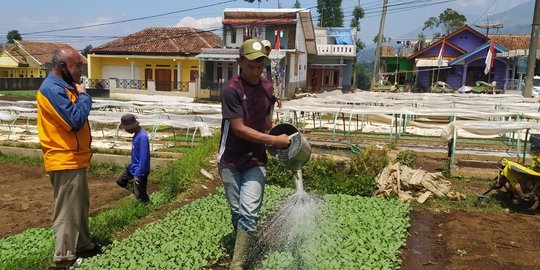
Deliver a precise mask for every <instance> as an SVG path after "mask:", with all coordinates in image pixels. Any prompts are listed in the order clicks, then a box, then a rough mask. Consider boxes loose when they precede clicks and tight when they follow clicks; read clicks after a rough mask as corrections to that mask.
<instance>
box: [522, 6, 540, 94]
mask: <svg viewBox="0 0 540 270" xmlns="http://www.w3.org/2000/svg"><path fill="white" fill-rule="evenodd" d="M539 2H540V0H536V1H535V2H534V17H533V23H532V27H531V40H530V42H529V57H528V58H527V77H525V90H524V91H523V96H524V97H531V96H532V87H533V77H534V70H535V66H536V48H537V47H538V30H539V29H540V28H539V27H540V3H539Z"/></svg>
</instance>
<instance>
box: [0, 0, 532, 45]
mask: <svg viewBox="0 0 540 270" xmlns="http://www.w3.org/2000/svg"><path fill="white" fill-rule="evenodd" d="M298 1H299V2H300V4H301V7H302V8H305V9H310V10H311V13H312V17H314V18H318V14H317V10H316V8H315V7H316V5H317V0H298ZM527 1H529V0H388V5H389V8H388V14H387V17H386V23H385V31H384V36H386V37H393V38H414V37H415V36H412V37H404V36H403V35H404V34H407V33H410V32H411V31H412V30H415V29H418V28H419V27H422V26H423V24H424V22H425V21H426V20H427V19H428V18H429V17H432V16H434V17H437V16H438V15H439V14H440V13H441V12H443V11H444V10H445V9H446V8H452V9H454V10H456V11H458V12H459V13H462V14H463V15H465V16H466V17H467V22H468V23H469V24H473V23H474V22H482V21H485V20H486V18H487V16H489V15H490V14H496V13H500V12H504V11H505V10H508V9H510V8H512V7H514V6H516V5H519V4H521V3H525V2H527ZM294 3H295V0H279V1H278V0H268V1H265V0H263V2H261V3H257V2H254V3H248V2H245V1H243V0H198V1H191V0H176V1H174V0H157V1H139V0H107V1H105V0H92V1H84V2H83V1H73V0H70V1H67V0H54V1H42V0H40V1H37V0H26V1H24V5H22V4H21V3H20V2H18V1H5V3H2V9H0V35H1V36H2V37H0V43H3V42H6V38H5V37H6V35H7V33H8V32H9V31H11V30H18V31H19V33H21V34H22V38H23V39H24V40H34V41H47V42H67V43H70V44H71V45H73V46H74V47H75V48H77V49H81V50H82V49H83V48H84V47H86V46H87V45H92V46H93V47H97V46H99V45H101V44H104V43H106V42H107V41H110V40H112V39H115V38H120V37H123V36H127V35H129V34H131V33H134V32H136V31H139V30H142V29H144V28H147V27H173V26H189V27H195V28H199V29H204V30H215V31H216V34H218V35H221V32H220V31H219V30H218V29H220V28H221V19H222V16H223V9H225V8H278V5H281V7H282V8H291V7H292V6H293V5H294ZM358 3H360V5H361V6H362V7H363V8H364V10H365V14H366V15H365V18H364V19H362V20H360V34H359V37H360V39H362V41H364V43H366V44H372V43H373V38H374V36H375V35H376V34H377V33H378V31H379V23H380V19H381V16H380V14H381V9H382V3H383V0H343V1H342V8H343V11H344V15H345V20H344V24H345V26H348V25H349V24H350V21H351V17H352V16H351V14H352V10H353V8H354V7H355V6H356V5H358ZM316 23H317V22H314V24H316ZM70 28H76V29H71V30H69V29H70ZM65 29H68V30H65ZM427 34H428V35H429V34H430V33H427Z"/></svg>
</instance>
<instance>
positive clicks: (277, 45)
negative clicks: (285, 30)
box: [274, 30, 282, 51]
mask: <svg viewBox="0 0 540 270" xmlns="http://www.w3.org/2000/svg"><path fill="white" fill-rule="evenodd" d="M281 33H282V31H281V30H275V31H274V36H276V45H275V46H276V48H275V50H276V51H279V49H280V47H281V40H280V36H281V35H282V34H281Z"/></svg>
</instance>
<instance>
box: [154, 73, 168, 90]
mask: <svg viewBox="0 0 540 270" xmlns="http://www.w3.org/2000/svg"><path fill="white" fill-rule="evenodd" d="M171 90H172V85H171V70H170V69H156V91H171Z"/></svg>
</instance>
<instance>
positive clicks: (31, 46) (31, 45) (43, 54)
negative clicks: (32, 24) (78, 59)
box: [10, 40, 86, 65]
mask: <svg viewBox="0 0 540 270" xmlns="http://www.w3.org/2000/svg"><path fill="white" fill-rule="evenodd" d="M17 43H19V44H20V45H21V47H22V48H23V49H24V50H25V51H26V52H27V53H29V54H30V55H31V56H32V57H34V58H35V59H36V60H37V61H38V62H39V63H40V64H42V65H44V64H45V63H50V62H51V59H52V55H53V52H54V50H56V49H58V48H62V47H71V48H73V47H72V46H71V45H69V44H68V43H53V42H43V41H31V40H17ZM73 49H75V48H73ZM10 53H11V54H12V55H13V57H15V58H17V59H18V60H19V61H22V62H24V63H26V59H24V57H23V56H22V55H20V54H18V53H14V52H10ZM85 61H86V58H85Z"/></svg>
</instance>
